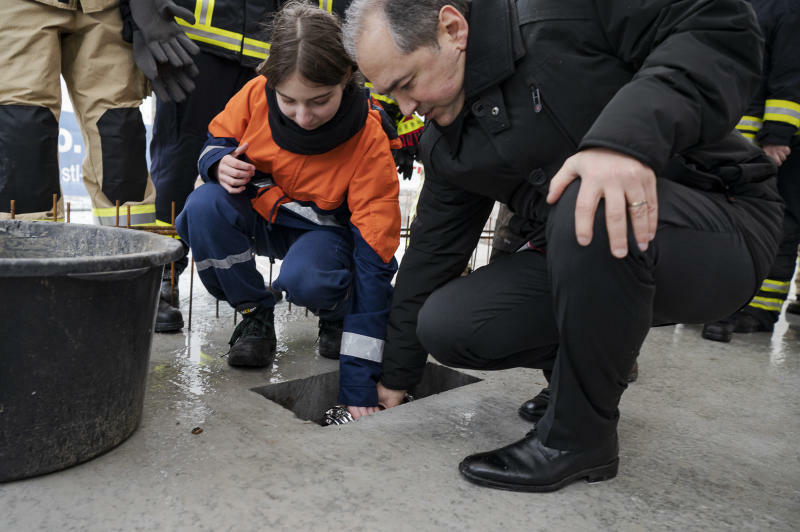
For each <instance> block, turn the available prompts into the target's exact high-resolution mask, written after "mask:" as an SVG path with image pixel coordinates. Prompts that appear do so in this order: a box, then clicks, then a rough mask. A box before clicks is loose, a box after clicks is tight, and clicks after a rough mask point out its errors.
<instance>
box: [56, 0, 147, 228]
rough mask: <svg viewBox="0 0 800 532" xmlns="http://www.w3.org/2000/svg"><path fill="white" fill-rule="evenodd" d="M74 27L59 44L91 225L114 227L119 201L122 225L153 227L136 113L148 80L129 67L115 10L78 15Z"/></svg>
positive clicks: (141, 126)
mask: <svg viewBox="0 0 800 532" xmlns="http://www.w3.org/2000/svg"><path fill="white" fill-rule="evenodd" d="M75 26H76V28H75V30H74V31H73V32H72V33H70V34H68V35H65V36H64V37H63V40H62V43H63V44H62V47H63V54H62V62H63V67H62V74H63V76H64V80H65V81H66V84H67V88H68V89H69V93H70V99H71V100H72V103H73V105H74V106H75V114H76V118H77V119H78V123H79V124H80V127H81V132H82V133H83V139H84V144H85V146H86V156H85V159H84V162H83V180H84V185H85V186H86V190H87V191H88V192H89V197H90V198H91V200H92V207H93V214H94V216H95V220H96V221H97V222H99V223H101V224H103V225H113V224H114V223H115V220H116V212H115V209H114V204H115V201H117V200H119V202H120V205H121V206H122V208H121V209H120V212H119V215H120V222H119V223H120V225H126V224H128V223H130V224H131V225H138V224H144V223H153V222H155V218H156V217H155V187H154V186H153V184H152V182H151V181H150V177H149V175H148V174H147V166H146V162H145V140H144V124H143V123H142V119H141V114H140V112H139V109H138V108H139V105H140V104H141V102H142V100H143V99H144V97H145V96H146V95H147V94H148V88H147V80H146V79H145V77H144V75H143V74H142V73H141V71H140V70H139V69H138V68H137V67H136V65H135V63H134V62H133V52H132V47H131V45H130V44H129V43H126V42H125V41H123V40H122V37H121V31H122V20H121V18H120V14H119V9H118V8H116V7H115V8H111V9H106V10H104V11H99V12H96V13H80V12H78V14H77V15H76V22H75ZM98 80H102V82H98ZM128 205H130V206H131V219H130V220H127V206H128Z"/></svg>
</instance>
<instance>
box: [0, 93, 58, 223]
mask: <svg viewBox="0 0 800 532" xmlns="http://www.w3.org/2000/svg"><path fill="white" fill-rule="evenodd" d="M58 172H59V170H58V122H56V119H55V116H53V113H52V111H50V109H48V108H47V107H39V106H33V105H0V212H10V204H11V200H14V204H15V207H14V208H15V211H16V212H17V213H34V212H44V211H48V210H49V209H51V208H52V205H53V194H58V193H59V190H60V185H59V177H58Z"/></svg>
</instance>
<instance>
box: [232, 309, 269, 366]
mask: <svg viewBox="0 0 800 532" xmlns="http://www.w3.org/2000/svg"><path fill="white" fill-rule="evenodd" d="M237 310H238V311H239V312H241V314H242V322H241V323H239V325H237V326H236V329H234V331H233V335H231V340H230V342H229V343H230V346H231V349H230V351H229V352H228V365H229V366H234V367H250V368H264V367H267V366H269V365H270V364H272V360H273V359H274V358H275V348H276V344H277V340H276V338H275V318H274V313H273V310H272V308H271V307H270V308H267V307H263V306H261V305H258V304H250V305H240V306H239V308H238V309H237Z"/></svg>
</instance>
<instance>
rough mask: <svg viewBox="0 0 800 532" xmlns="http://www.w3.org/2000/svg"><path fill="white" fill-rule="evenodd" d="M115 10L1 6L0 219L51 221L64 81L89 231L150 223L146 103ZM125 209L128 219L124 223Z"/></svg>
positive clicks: (34, 1) (113, 4)
mask: <svg viewBox="0 0 800 532" xmlns="http://www.w3.org/2000/svg"><path fill="white" fill-rule="evenodd" d="M117 4H118V2H117V1H116V0H81V1H80V2H78V0H63V1H62V0H3V2H2V7H0V64H2V65H3V77H2V80H1V81H0V218H8V217H9V213H10V201H11V200H15V211H16V214H17V217H18V218H23V219H52V203H53V199H52V198H53V194H58V197H59V199H58V217H59V218H63V212H64V206H63V198H62V197H61V193H60V188H61V187H60V181H59V166H58V136H59V131H58V120H59V117H60V114H61V84H60V82H59V74H60V75H62V76H63V77H64V81H65V82H66V85H67V88H68V91H69V96H70V100H71V101H72V104H73V106H74V109H75V116H76V118H77V120H78V123H79V125H80V128H81V132H82V134H83V141H84V145H85V146H86V154H85V159H84V161H83V181H84V184H85V186H86V189H87V191H88V193H89V197H90V199H91V202H92V208H93V211H92V212H93V215H94V218H95V221H96V222H98V223H100V224H103V225H113V224H114V223H115V219H116V212H115V211H116V209H115V202H116V201H119V203H120V205H122V206H123V207H124V208H122V209H120V211H119V214H120V219H119V223H120V224H123V225H124V224H127V223H130V224H131V225H136V224H143V223H153V222H155V188H154V187H153V184H152V182H151V181H150V177H149V175H148V173H147V162H146V159H145V150H146V143H145V128H144V123H143V121H142V116H141V113H140V112H139V105H140V104H141V102H142V100H143V99H144V97H145V96H146V95H147V92H148V86H147V81H146V79H145V77H144V75H143V74H142V73H141V72H140V71H139V70H138V68H137V67H136V65H135V63H134V61H133V53H132V48H131V45H130V44H128V43H126V42H124V41H123V39H122V19H121V17H120V12H119V7H118V5H117ZM128 206H130V212H131V219H130V220H128V219H127V213H128Z"/></svg>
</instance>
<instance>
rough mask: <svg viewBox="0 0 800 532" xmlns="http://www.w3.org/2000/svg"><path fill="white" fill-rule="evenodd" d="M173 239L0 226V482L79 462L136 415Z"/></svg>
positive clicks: (118, 436)
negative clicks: (162, 278) (164, 271)
mask: <svg viewBox="0 0 800 532" xmlns="http://www.w3.org/2000/svg"><path fill="white" fill-rule="evenodd" d="M182 253H183V249H182V246H181V244H180V243H179V242H177V241H176V240H175V239H172V238H167V237H164V236H159V235H155V234H151V233H146V232H141V231H135V230H129V229H119V228H111V227H101V226H92V225H79V224H63V223H52V222H25V221H16V220H0V482H1V481H8V480H14V479H19V478H25V477H30V476H34V475H39V474H43V473H49V472H51V471H56V470H59V469H63V468H65V467H69V466H72V465H75V464H78V463H80V462H84V461H86V460H89V459H90V458H93V457H95V456H97V455H98V454H101V453H103V452H105V451H107V450H109V449H111V448H112V447H114V446H116V445H118V444H120V443H121V442H123V441H124V440H125V439H126V438H128V436H130V435H131V434H132V433H133V431H134V430H136V427H137V426H138V425H139V421H140V419H141V415H142V403H143V399H144V391H145V383H146V378H147V369H148V362H149V358H150V345H151V342H152V338H153V325H154V323H155V313H156V306H157V297H158V287H159V282H160V279H161V271H162V268H163V265H164V264H167V263H169V262H171V261H173V260H176V259H178V258H179V257H180V256H181V254H182Z"/></svg>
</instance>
